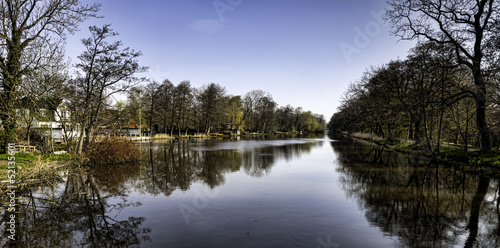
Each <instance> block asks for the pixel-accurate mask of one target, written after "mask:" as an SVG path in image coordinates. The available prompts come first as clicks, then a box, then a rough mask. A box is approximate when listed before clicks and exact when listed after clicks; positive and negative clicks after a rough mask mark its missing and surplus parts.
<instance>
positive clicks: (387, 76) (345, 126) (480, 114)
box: [328, 0, 500, 153]
mask: <svg viewBox="0 0 500 248" xmlns="http://www.w3.org/2000/svg"><path fill="white" fill-rule="evenodd" d="M387 3H388V7H389V8H388V9H387V11H386V20H387V21H388V23H389V24H391V27H392V34H393V35H395V36H397V37H399V38H400V39H401V40H402V41H404V40H416V41H418V43H417V45H416V46H415V47H414V48H413V49H411V51H410V52H409V55H408V57H407V58H406V59H398V60H393V61H390V62H388V63H387V64H384V65H382V66H379V67H372V68H370V69H368V70H367V71H366V72H365V73H364V74H363V76H362V77H361V78H360V79H359V80H357V81H356V82H354V83H352V84H351V85H350V87H349V89H348V90H347V91H346V92H345V93H344V95H343V98H342V100H341V106H340V107H339V108H338V111H337V112H336V113H335V114H334V115H333V116H332V117H331V119H330V121H329V123H328V127H329V128H330V129H332V130H334V131H340V132H347V133H351V134H352V133H361V134H362V135H369V136H373V137H378V138H380V139H385V140H387V141H389V142H392V143H401V142H403V141H404V142H410V143H412V142H414V143H415V144H416V145H419V146H420V147H424V148H427V150H429V151H431V152H433V153H437V152H439V151H440V150H441V147H442V145H443V144H447V143H448V144H449V143H453V144H459V145H462V146H463V147H464V148H465V150H466V151H467V149H469V148H468V147H469V146H473V147H476V148H477V149H480V150H481V151H483V152H487V151H491V150H492V149H493V148H494V147H497V146H499V145H500V122H499V120H500V74H499V73H500V67H499V64H500V63H499V62H500V49H499V48H500V37H499V36H498V34H499V33H500V32H499V31H500V29H499V28H500V25H499V23H500V15H499V13H498V9H499V3H498V2H496V1H493V0H481V1H410V0H403V1H396V0H391V1H388V2H387Z"/></svg>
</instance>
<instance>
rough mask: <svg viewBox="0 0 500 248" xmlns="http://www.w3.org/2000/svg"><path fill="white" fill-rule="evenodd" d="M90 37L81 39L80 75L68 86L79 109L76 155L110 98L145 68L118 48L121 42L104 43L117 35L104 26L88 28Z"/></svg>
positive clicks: (133, 54) (127, 51) (133, 55)
mask: <svg viewBox="0 0 500 248" xmlns="http://www.w3.org/2000/svg"><path fill="white" fill-rule="evenodd" d="M89 29H90V32H91V37H90V38H88V39H83V40H82V43H83V45H84V46H85V50H84V52H83V53H82V54H81V55H80V56H78V58H79V59H80V63H78V64H77V65H76V67H77V68H78V69H79V75H78V77H77V78H76V79H74V80H72V81H71V83H70V87H71V88H73V89H74V93H75V94H76V95H75V96H76V97H75V98H74V100H75V104H77V105H78V106H79V107H80V111H79V112H80V118H81V121H80V123H81V127H80V131H79V135H80V138H79V141H78V146H77V148H78V149H77V153H78V154H81V153H82V150H83V140H84V134H85V135H86V136H87V144H88V143H89V141H90V140H91V136H93V135H94V134H95V133H96V128H97V127H98V123H99V121H100V118H101V113H102V111H103V109H104V107H105V106H106V101H107V100H108V99H109V97H110V96H111V95H113V94H115V93H118V92H124V91H126V90H127V89H129V88H130V86H131V85H132V84H134V82H137V81H138V80H139V79H137V78H135V77H133V75H134V74H135V73H139V72H144V71H146V70H147V68H146V67H141V66H139V64H138V62H137V58H138V57H139V56H141V53H140V52H136V51H134V50H132V49H130V48H128V47H127V48H124V49H122V48H121V45H122V42H121V41H115V42H112V43H108V42H107V40H108V39H109V38H111V37H114V36H116V35H118V33H116V32H113V31H112V29H110V28H109V25H104V26H103V27H102V28H99V27H96V26H92V27H90V28H89Z"/></svg>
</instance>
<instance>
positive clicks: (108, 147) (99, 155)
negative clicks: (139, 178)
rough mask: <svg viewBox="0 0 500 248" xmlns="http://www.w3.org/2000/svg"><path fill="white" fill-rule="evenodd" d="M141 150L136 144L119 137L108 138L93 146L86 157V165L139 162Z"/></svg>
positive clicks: (86, 152) (87, 151)
mask: <svg viewBox="0 0 500 248" xmlns="http://www.w3.org/2000/svg"><path fill="white" fill-rule="evenodd" d="M139 156H140V153H139V148H138V147H137V146H136V145H135V144H134V142H132V141H130V140H126V139H120V138H118V137H110V138H106V139H104V140H102V141H100V142H96V143H94V144H93V145H91V146H90V147H89V148H88V149H87V150H86V151H85V156H84V164H86V165H90V166H95V165H110V164H121V163H125V162H130V161H135V160H138V159H139Z"/></svg>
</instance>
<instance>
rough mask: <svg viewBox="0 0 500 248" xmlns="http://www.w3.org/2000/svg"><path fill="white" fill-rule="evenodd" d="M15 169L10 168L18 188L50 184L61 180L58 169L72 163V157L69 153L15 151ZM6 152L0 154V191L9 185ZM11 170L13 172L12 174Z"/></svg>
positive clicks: (7, 156)
mask: <svg viewBox="0 0 500 248" xmlns="http://www.w3.org/2000/svg"><path fill="white" fill-rule="evenodd" d="M14 157H15V165H16V167H15V170H12V169H11V173H10V175H11V177H12V175H15V178H12V179H15V184H16V185H17V189H18V190H22V189H23V188H25V187H27V186H28V185H50V184H53V183H56V182H58V181H60V180H61V178H60V175H59V171H60V170H61V169H62V168H65V167H67V166H69V165H71V164H73V160H74V158H73V157H72V156H71V155H69V154H36V153H35V154H31V153H25V152H17V153H16V154H15V156H14ZM8 158H9V155H7V154H0V193H2V192H4V191H5V190H6V189H7V186H8V185H11V182H10V181H9V178H8V176H9V168H8V167H9V166H8V163H9V161H8ZM12 172H15V174H13V173H12Z"/></svg>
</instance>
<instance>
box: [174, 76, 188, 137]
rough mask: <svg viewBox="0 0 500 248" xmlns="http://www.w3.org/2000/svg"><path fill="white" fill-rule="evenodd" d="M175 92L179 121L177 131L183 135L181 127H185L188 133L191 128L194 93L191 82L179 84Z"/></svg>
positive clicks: (176, 117) (176, 112)
mask: <svg viewBox="0 0 500 248" xmlns="http://www.w3.org/2000/svg"><path fill="white" fill-rule="evenodd" d="M173 93H174V106H175V112H174V113H175V119H176V123H177V131H178V133H179V137H180V136H181V129H182V128H185V131H186V135H187V131H188V128H189V125H190V123H189V118H190V116H191V113H190V112H191V107H192V106H191V105H192V102H193V94H192V89H191V83H190V82H189V81H182V82H181V83H180V84H179V85H177V86H176V87H175V89H174V91H173Z"/></svg>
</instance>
